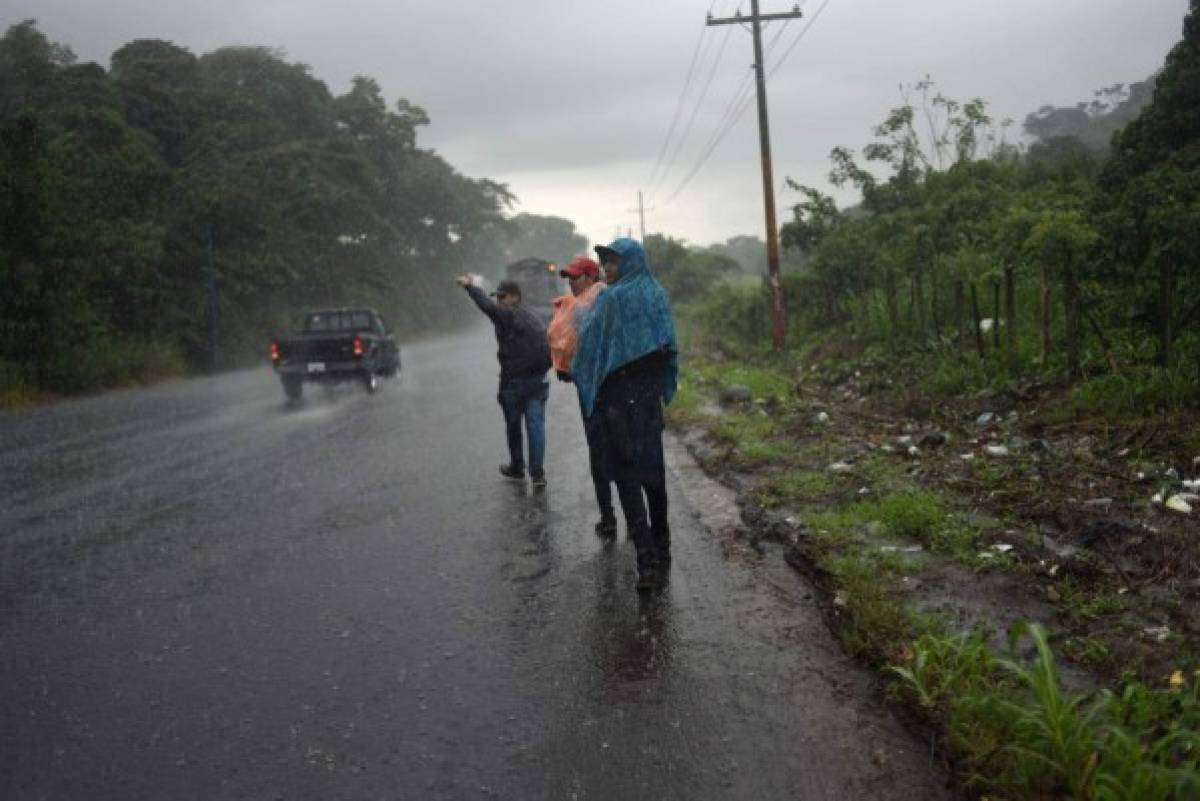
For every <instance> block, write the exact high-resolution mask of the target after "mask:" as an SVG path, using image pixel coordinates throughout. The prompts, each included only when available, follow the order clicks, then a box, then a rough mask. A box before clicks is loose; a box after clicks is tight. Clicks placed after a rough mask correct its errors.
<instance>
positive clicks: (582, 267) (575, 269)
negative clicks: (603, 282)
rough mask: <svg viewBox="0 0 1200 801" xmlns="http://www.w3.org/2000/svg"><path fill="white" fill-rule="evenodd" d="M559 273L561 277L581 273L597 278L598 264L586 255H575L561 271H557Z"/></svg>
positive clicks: (598, 273) (572, 276)
mask: <svg viewBox="0 0 1200 801" xmlns="http://www.w3.org/2000/svg"><path fill="white" fill-rule="evenodd" d="M559 275H561V276H562V277H563V278H578V277H579V276H581V275H587V276H591V277H592V278H599V277H600V266H599V265H597V264H596V262H594V261H592V260H591V259H589V258H588V257H587V256H576V257H575V258H573V259H571V263H570V264H568V265H567V266H566V267H565V268H564V269H563V270H562V271H561V272H559Z"/></svg>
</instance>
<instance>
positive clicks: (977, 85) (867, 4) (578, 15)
mask: <svg viewBox="0 0 1200 801" xmlns="http://www.w3.org/2000/svg"><path fill="white" fill-rule="evenodd" d="M739 5H740V7H741V9H742V11H743V13H746V12H747V11H748V9H749V2H748V0H637V1H635V0H508V2H501V1H500V0H454V1H453V2H448V1H446V0H420V1H419V2H418V0H336V1H335V0H254V1H253V2H242V1H240V0H152V1H151V0H103V2H101V0H0V23H3V24H4V26H5V27H7V26H8V25H10V24H12V23H14V22H17V21H20V20H22V19H26V18H29V17H33V18H36V19H37V20H38V21H39V27H40V28H41V30H42V31H43V32H45V33H46V35H47V36H49V37H50V38H51V39H53V40H55V41H60V42H63V43H66V44H69V45H71V47H73V48H74V49H75V51H76V53H78V54H79V56H80V57H81V58H82V59H84V60H89V61H97V62H99V63H101V64H103V65H105V66H107V65H108V58H109V56H110V55H111V53H112V52H113V50H115V49H116V48H118V47H120V46H121V45H122V44H125V43H126V42H129V41H131V40H133V39H137V38H160V39H167V40H170V41H173V42H175V43H176V44H179V45H182V46H184V47H187V48H189V49H191V50H192V51H193V52H195V53H197V54H200V53H204V52H207V51H210V50H213V49H215V48H218V47H221V46H224V45H229V44H255V45H268V46H271V47H277V48H281V49H283V50H284V51H286V53H287V56H288V58H289V60H292V61H298V62H302V63H305V64H308V65H310V66H311V67H312V71H313V74H314V75H315V76H316V77H318V78H320V79H322V80H324V81H325V82H326V83H327V84H328V85H329V87H330V89H331V90H332V91H334V92H339V93H340V92H342V91H344V90H345V89H346V88H347V87H348V85H349V82H350V79H351V78H352V77H353V76H354V75H359V74H362V75H370V76H372V77H374V78H376V79H377V80H378V81H379V82H380V84H381V85H382V86H383V88H384V91H385V93H386V94H387V96H388V98H389V99H390V100H394V99H396V98H397V97H406V98H408V99H409V100H411V101H412V102H414V103H417V104H418V105H421V106H423V107H424V108H425V109H426V110H427V111H428V112H429V114H430V117H431V119H432V124H431V125H430V126H429V127H428V128H426V129H425V130H423V131H422V132H421V142H422V144H424V145H425V146H428V147H433V148H435V149H436V150H437V151H439V152H440V153H441V154H442V155H443V156H445V157H446V159H447V160H448V161H450V162H451V163H452V164H453V165H454V166H455V167H457V168H458V169H459V170H461V171H462V172H464V173H466V174H468V175H471V176H474V177H488V178H492V179H495V180H499V181H503V182H505V183H507V184H508V185H509V186H510V188H511V189H512V190H513V191H514V192H515V193H516V194H517V195H518V196H519V198H520V201H521V202H520V205H519V206H518V207H517V209H516V210H517V211H528V212H532V213H537V214H553V215H558V216H562V217H566V218H568V219H571V220H574V221H575V223H576V224H577V225H578V226H579V228H580V230H581V231H582V232H583V233H584V234H585V235H587V236H589V237H590V238H591V239H592V240H593V241H607V240H608V239H610V238H611V237H612V236H613V234H614V233H615V232H616V231H618V230H621V231H624V230H625V229H626V228H630V227H632V228H633V230H634V231H635V233H636V230H637V215H636V212H635V211H633V210H634V209H635V208H636V205H637V192H638V190H639V189H644V190H647V192H648V194H647V205H648V206H649V207H650V210H649V211H648V212H647V221H646V222H647V229H648V230H649V231H662V232H664V233H667V234H670V235H673V236H678V237H684V238H686V239H687V240H689V241H691V242H694V243H697V244H707V243H709V242H715V241H722V240H724V239H726V238H728V237H731V236H735V235H738V234H753V235H757V236H762V234H763V216H762V194H761V192H762V183H761V174H760V172H759V160H758V141H757V127H756V123H755V113H754V107H753V105H751V106H750V107H749V108H748V109H747V112H746V113H745V114H744V115H743V116H742V117H741V119H740V121H739V122H738V124H737V125H736V126H735V127H734V128H733V129H732V130H731V132H730V133H729V135H728V136H726V137H725V138H724V139H723V140H722V141H721V142H720V144H719V145H718V146H717V147H716V149H715V150H714V151H713V152H712V156H711V158H710V159H709V160H708V161H707V162H706V163H705V165H704V166H703V168H702V169H701V170H700V171H699V172H697V173H696V174H695V177H694V178H693V180H692V181H691V183H690V184H688V185H687V187H686V188H685V189H684V190H683V191H682V192H680V193H679V194H678V196H676V197H675V198H674V199H673V200H669V198H670V196H671V195H672V194H674V193H675V190H676V188H677V187H678V186H679V184H680V183H681V181H682V180H683V179H684V178H685V176H686V175H687V174H688V173H689V171H691V170H692V169H693V167H694V165H696V164H697V162H698V160H699V158H700V154H701V150H702V147H703V146H704V145H705V143H706V142H708V141H709V140H710V137H711V135H712V132H713V131H714V130H715V129H716V126H717V123H718V121H719V120H720V119H721V117H722V115H723V114H724V113H725V111H726V109H727V108H728V107H729V105H730V101H731V99H732V98H733V97H734V95H735V90H736V89H737V87H738V85H739V83H740V82H741V81H742V80H743V78H744V76H745V75H746V74H747V73H748V72H749V67H750V64H751V62H752V61H753V57H752V53H751V37H750V34H749V33H748V32H747V31H745V30H743V29H742V28H740V27H737V26H724V27H713V28H706V27H705V26H704V16H705V13H706V12H707V11H708V10H709V9H710V8H712V10H713V12H714V14H716V15H717V16H726V15H730V14H732V13H733V12H734V11H735V9H736V8H738V7H739ZM791 5H792V4H791V2H789V0H762V2H761V6H762V10H763V11H784V10H788V9H790V8H791ZM822 6H824V8H823V10H822ZM801 7H802V9H803V10H804V11H805V13H806V15H807V18H808V19H807V20H806V21H800V22H792V23H788V25H787V27H786V28H783V30H782V32H781V33H780V35H779V38H778V39H777V40H776V47H775V49H774V51H773V53H772V55H771V56H770V57H769V58H768V59H767V64H768V67H771V66H772V65H774V64H775V63H776V62H778V61H779V60H780V59H781V58H782V56H783V55H784V53H785V51H787V50H788V48H789V47H792V49H791V51H790V55H789V56H788V57H787V58H786V60H783V61H782V63H781V65H780V66H779V68H778V69H777V70H776V72H775V73H774V76H773V77H772V78H771V81H770V84H769V87H768V92H769V98H770V109H771V132H772V144H773V149H774V155H775V183H776V187H777V189H778V192H777V197H778V203H779V204H780V207H781V212H780V214H781V221H782V218H783V217H784V216H785V215H786V213H787V212H786V208H787V206H788V205H790V203H792V202H794V199H795V198H794V195H793V194H792V193H790V192H788V191H786V190H784V189H783V188H782V187H783V182H784V178H785V177H789V176H790V177H792V178H795V179H797V180H799V181H801V182H802V183H809V184H813V185H816V186H819V187H822V188H825V189H829V187H828V182H827V179H826V174H827V172H828V158H827V157H828V154H829V151H830V149H831V148H833V147H834V146H835V145H839V144H844V145H848V146H850V147H854V148H860V147H861V146H862V145H863V144H864V143H866V142H867V141H868V140H869V131H870V128H871V127H872V126H873V125H874V124H875V123H877V122H878V121H880V120H881V119H882V118H883V116H884V115H885V114H886V113H887V111H888V110H889V109H890V108H892V107H894V106H896V105H898V104H899V102H900V97H899V92H898V89H897V87H898V85H899V84H900V83H912V82H914V81H916V80H919V79H920V78H921V77H923V76H924V75H926V74H929V75H930V76H932V78H933V79H934V80H935V81H936V82H937V85H938V89H939V90H940V91H942V92H943V93H945V94H947V95H949V96H951V97H954V98H959V99H968V98H970V97H974V96H978V97H982V98H984V99H985V100H987V101H988V102H989V104H990V109H991V112H992V114H993V115H994V116H995V117H996V118H997V119H1000V118H1003V117H1012V118H1013V119H1014V120H1016V121H1017V123H1018V124H1019V122H1020V121H1021V119H1023V117H1024V115H1025V114H1026V113H1027V112H1029V111H1032V110H1034V109H1036V108H1038V107H1039V106H1042V105H1044V104H1047V103H1050V104H1055V105H1071V104H1074V103H1075V102H1077V101H1079V100H1084V99H1089V98H1090V97H1091V92H1092V90H1093V89H1096V88H1098V87H1101V86H1107V85H1110V84H1114V83H1128V82H1131V81H1136V80H1141V79H1143V78H1145V77H1147V76H1148V75H1149V74H1151V73H1152V72H1153V71H1154V70H1156V69H1157V68H1159V67H1160V66H1161V65H1162V61H1163V58H1164V56H1165V55H1166V52H1167V50H1168V49H1169V48H1170V47H1171V46H1172V45H1173V44H1174V43H1175V42H1176V41H1177V40H1178V39H1179V38H1180V33H1181V23H1182V19H1183V15H1184V13H1185V12H1186V10H1187V0H1004V1H1003V2H1001V0H986V2H985V0H806V2H803V3H801ZM818 10H822V13H821V14H820V16H817V12H818ZM810 22H811V27H810V28H809V29H808V30H807V32H805V33H804V34H803V36H802V38H797V37H799V36H800V35H801V32H802V31H804V30H805V27H806V25H808V24H809V23H810ZM781 27H782V23H773V24H772V25H771V26H769V27H768V28H767V30H766V36H765V39H764V41H766V42H771V41H772V40H773V39H774V38H775V35H776V32H779V31H780V28H781ZM698 42H699V49H698V50H697V46H698V45H697V43H698ZM793 45H794V46H793ZM697 52H698V53H699V58H698V59H697V65H698V66H697V68H696V69H695V71H694V73H693V75H694V77H693V85H692V87H691V89H690V91H689V92H688V94H687V96H686V97H685V101H686V102H685V103H684V104H683V105H682V107H681V111H680V113H679V122H678V123H677V125H676V130H675V136H674V138H673V142H672V145H671V147H670V148H669V149H668V151H667V155H668V159H666V161H670V158H669V157H670V156H671V154H672V153H674V152H675V148H676V145H677V144H679V145H680V146H679V149H678V156H677V157H676V158H675V161H674V163H673V165H672V166H671V169H670V170H668V171H666V173H665V176H664V177H662V178H660V179H658V180H656V181H655V182H654V185H653V186H649V179H650V178H651V174H652V172H653V171H654V168H655V164H656V162H657V160H658V155H659V153H660V152H661V149H662V146H663V142H664V138H665V136H666V134H667V131H668V127H669V125H670V123H671V120H672V116H673V114H674V113H675V110H676V108H677V106H678V103H679V98H680V95H681V90H682V89H683V87H684V80H685V76H686V75H687V73H688V65H689V63H690V62H691V59H692V56H693V53H697ZM718 56H720V58H719V59H718ZM709 75H712V82H711V85H709V87H708V92H707V95H706V96H705V97H704V99H703V102H701V103H699V104H697V100H698V99H699V98H700V95H701V90H702V89H703V87H704V86H705V85H706V84H708V79H709ZM693 109H695V111H694V112H693ZM693 114H694V123H693V124H692V125H691V126H690V127H689V126H688V125H687V122H688V121H689V120H692V119H693ZM685 130H687V131H688V136H687V139H686V140H684V141H682V142H680V140H681V138H682V137H681V134H682V133H683V132H684V131H685ZM658 172H659V173H662V172H663V170H662V169H661V168H660V169H659V170H658ZM843 199H845V200H850V199H852V198H849V197H848V196H843ZM668 200H669V202H668Z"/></svg>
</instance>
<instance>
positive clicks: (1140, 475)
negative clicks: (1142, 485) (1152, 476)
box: [1133, 473, 1146, 481]
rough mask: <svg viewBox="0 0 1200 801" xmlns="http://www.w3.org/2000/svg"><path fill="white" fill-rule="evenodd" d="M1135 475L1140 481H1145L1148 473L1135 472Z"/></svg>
mask: <svg viewBox="0 0 1200 801" xmlns="http://www.w3.org/2000/svg"><path fill="white" fill-rule="evenodd" d="M1133 477H1134V478H1135V479H1137V480H1138V481H1145V480H1146V474H1145V473H1134V474H1133Z"/></svg>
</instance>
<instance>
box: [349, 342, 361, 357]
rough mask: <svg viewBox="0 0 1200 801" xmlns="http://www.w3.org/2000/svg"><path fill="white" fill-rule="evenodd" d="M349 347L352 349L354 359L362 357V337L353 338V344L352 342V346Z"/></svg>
mask: <svg viewBox="0 0 1200 801" xmlns="http://www.w3.org/2000/svg"><path fill="white" fill-rule="evenodd" d="M351 347H352V348H353V349H354V356H355V357H356V358H357V357H359V356H362V355H363V341H362V337H355V338H354V342H353V344H352V345H351Z"/></svg>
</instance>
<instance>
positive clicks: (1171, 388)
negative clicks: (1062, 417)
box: [1071, 367, 1200, 418]
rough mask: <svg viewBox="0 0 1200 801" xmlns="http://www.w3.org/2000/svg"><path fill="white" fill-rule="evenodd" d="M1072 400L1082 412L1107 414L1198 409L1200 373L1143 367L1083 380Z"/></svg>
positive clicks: (1112, 415) (1118, 415)
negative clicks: (1199, 374) (1198, 374)
mask: <svg viewBox="0 0 1200 801" xmlns="http://www.w3.org/2000/svg"><path fill="white" fill-rule="evenodd" d="M1071 402H1072V406H1073V407H1074V409H1075V410H1076V411H1077V412H1079V413H1081V414H1095V415H1100V416H1103V417H1108V418H1113V417H1120V416H1122V415H1153V414H1155V413H1157V412H1180V411H1184V410H1194V409H1200V377H1197V375H1196V373H1195V370H1194V369H1192V370H1184V369H1180V368H1176V369H1174V370H1164V369H1162V368H1159V367H1142V368H1138V369H1134V370H1132V371H1130V372H1127V373H1120V374H1115V375H1104V376H1099V377H1097V378H1093V379H1090V380H1088V381H1085V382H1084V383H1082V384H1080V385H1079V386H1077V387H1076V388H1075V389H1074V391H1073V392H1072V393H1071Z"/></svg>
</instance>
